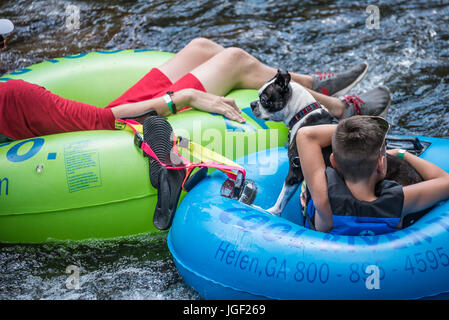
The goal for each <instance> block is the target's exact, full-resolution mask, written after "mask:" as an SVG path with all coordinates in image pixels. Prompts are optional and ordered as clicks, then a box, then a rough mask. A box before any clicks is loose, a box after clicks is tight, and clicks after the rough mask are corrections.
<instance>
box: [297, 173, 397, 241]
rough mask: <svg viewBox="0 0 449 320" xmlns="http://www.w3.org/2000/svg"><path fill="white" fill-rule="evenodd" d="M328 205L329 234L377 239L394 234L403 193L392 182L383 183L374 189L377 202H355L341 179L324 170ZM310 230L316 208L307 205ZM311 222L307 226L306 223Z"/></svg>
mask: <svg viewBox="0 0 449 320" xmlns="http://www.w3.org/2000/svg"><path fill="white" fill-rule="evenodd" d="M326 177H327V183H328V196H329V203H330V207H331V210H332V217H333V225H334V226H333V228H332V230H331V231H330V233H333V234H340V235H379V234H384V233H390V232H393V231H396V230H397V228H396V226H397V225H398V223H399V221H400V220H401V218H402V208H403V205H404V193H403V191H402V186H401V185H400V184H398V183H397V182H395V181H390V180H383V181H381V182H379V183H378V184H377V185H376V189H375V195H376V197H377V199H376V200H374V201H371V202H366V201H361V200H358V199H356V198H355V197H354V196H353V195H352V194H351V191H350V190H349V189H348V187H347V186H346V184H345V182H344V180H343V178H342V177H341V176H340V175H339V174H338V172H337V171H335V170H334V169H333V168H330V167H328V168H326ZM306 214H307V215H308V219H307V220H306V222H305V226H306V227H308V228H310V227H311V223H313V221H314V215H315V206H314V204H313V201H312V200H310V201H309V202H308V205H307V212H306ZM309 221H310V222H309Z"/></svg>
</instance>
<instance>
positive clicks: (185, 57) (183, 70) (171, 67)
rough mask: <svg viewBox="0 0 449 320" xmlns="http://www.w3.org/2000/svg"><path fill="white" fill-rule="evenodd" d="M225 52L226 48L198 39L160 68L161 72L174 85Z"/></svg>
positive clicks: (204, 39)
mask: <svg viewBox="0 0 449 320" xmlns="http://www.w3.org/2000/svg"><path fill="white" fill-rule="evenodd" d="M223 50H224V47H222V46H221V45H219V44H217V43H215V42H213V41H211V40H208V39H206V38H196V39H193V40H192V41H190V42H189V44H188V45H186V46H185V47H184V48H183V49H182V50H181V51H179V52H178V53H177V54H176V55H175V56H174V57H173V58H171V59H170V60H168V61H167V62H165V63H164V64H163V65H162V66H160V67H159V70H161V71H162V72H163V73H164V74H165V75H166V76H167V77H168V78H169V79H170V80H171V82H173V83H174V82H176V81H178V80H179V79H180V78H181V77H183V76H184V75H185V74H187V73H189V72H190V71H192V70H193V69H195V68H196V67H198V66H199V65H201V64H203V63H204V62H206V61H207V60H209V59H210V58H212V57H213V56H215V55H216V54H218V53H219V52H221V51H223Z"/></svg>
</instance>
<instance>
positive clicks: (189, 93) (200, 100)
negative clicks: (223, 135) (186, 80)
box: [111, 89, 246, 122]
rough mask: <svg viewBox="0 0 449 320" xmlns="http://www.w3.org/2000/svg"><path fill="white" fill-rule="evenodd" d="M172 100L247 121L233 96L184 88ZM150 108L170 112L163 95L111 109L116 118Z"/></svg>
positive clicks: (181, 104)
mask: <svg viewBox="0 0 449 320" xmlns="http://www.w3.org/2000/svg"><path fill="white" fill-rule="evenodd" d="M172 100H173V102H174V103H175V105H176V108H177V109H180V108H182V107H185V106H190V107H192V108H195V109H198V110H202V111H206V112H213V113H218V114H222V115H224V116H225V117H227V118H229V119H231V120H235V121H238V122H245V121H246V120H245V118H243V117H242V116H241V115H240V113H241V110H240V109H239V107H238V106H237V105H236V103H235V101H234V99H231V98H225V97H219V96H216V95H214V94H210V93H207V92H203V91H200V90H195V89H182V90H179V91H177V92H175V93H173V95H172ZM150 109H153V110H155V111H156V112H157V113H158V114H159V115H161V116H167V115H169V114H170V109H169V108H168V106H167V103H166V102H165V100H164V98H163V97H159V98H154V99H149V100H145V101H140V102H134V103H126V104H122V105H119V106H116V107H113V108H111V111H112V113H113V114H114V116H115V118H126V117H133V116H136V115H139V114H142V113H145V112H147V111H149V110H150Z"/></svg>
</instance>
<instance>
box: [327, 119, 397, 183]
mask: <svg viewBox="0 0 449 320" xmlns="http://www.w3.org/2000/svg"><path fill="white" fill-rule="evenodd" d="M388 129H389V125H388V122H387V121H386V120H385V119H383V118H381V117H369V116H353V117H350V118H348V119H344V120H342V121H340V123H339V124H338V126H337V129H336V130H335V133H334V135H333V136H332V156H331V162H332V165H333V166H334V167H336V169H337V171H338V172H339V173H340V174H341V175H342V176H343V177H344V179H345V180H348V181H351V182H359V181H363V180H368V179H369V178H370V177H371V176H372V175H373V174H377V175H378V176H379V180H381V179H383V178H384V177H385V173H386V170H387V161H386V158H385V152H386V147H385V136H386V134H387V132H388Z"/></svg>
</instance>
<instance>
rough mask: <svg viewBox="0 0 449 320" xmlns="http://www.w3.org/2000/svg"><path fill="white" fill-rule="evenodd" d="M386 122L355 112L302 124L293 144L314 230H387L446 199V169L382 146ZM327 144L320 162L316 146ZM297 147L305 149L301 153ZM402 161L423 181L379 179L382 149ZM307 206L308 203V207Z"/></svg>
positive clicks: (347, 232) (448, 189)
mask: <svg viewBox="0 0 449 320" xmlns="http://www.w3.org/2000/svg"><path fill="white" fill-rule="evenodd" d="M388 129H389V124H388V122H387V121H386V120H385V119H383V118H381V117H372V116H354V117H351V118H348V119H345V120H342V121H341V122H340V123H339V124H338V125H319V126H311V127H303V128H301V129H300V130H299V132H298V134H297V137H296V139H297V146H298V152H299V158H300V161H301V167H302V168H303V173H304V178H305V181H306V183H307V187H308V188H309V191H310V194H311V196H312V202H311V208H314V209H316V210H313V209H312V210H309V211H310V212H311V213H312V219H311V220H312V223H313V224H314V227H315V229H316V230H317V231H322V232H330V233H334V234H345V235H367V234H371V235H373V234H382V233H387V232H392V231H394V230H397V229H400V228H401V227H402V221H403V218H404V217H405V216H406V215H408V214H411V213H415V212H418V211H422V210H424V209H427V208H429V207H431V206H433V205H434V204H436V203H438V202H439V201H442V200H445V199H448V198H449V174H448V173H446V172H445V171H444V170H442V169H441V168H439V167H438V166H436V165H434V164H432V163H430V162H428V161H426V160H424V159H421V158H419V157H416V156H414V155H412V154H410V153H408V152H406V151H404V150H398V149H393V150H388V151H386V146H385V137H386V134H387V132H388ZM331 144H332V154H331V157H330V161H331V164H332V168H330V167H328V168H326V167H325V164H324V159H323V155H322V152H321V148H323V147H327V146H329V145H331ZM300 150H307V152H301V151H300ZM387 152H388V153H390V154H391V155H394V156H398V157H400V158H403V159H404V160H406V161H407V162H408V163H409V164H410V165H411V166H412V167H414V168H415V169H416V171H417V172H418V173H419V174H420V175H421V177H422V178H423V180H424V181H422V182H420V183H416V184H413V185H409V186H404V187H402V186H401V185H399V184H398V183H396V182H394V181H388V180H384V178H385V174H386V171H387V161H386V153H387ZM309 209H310V208H309Z"/></svg>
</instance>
